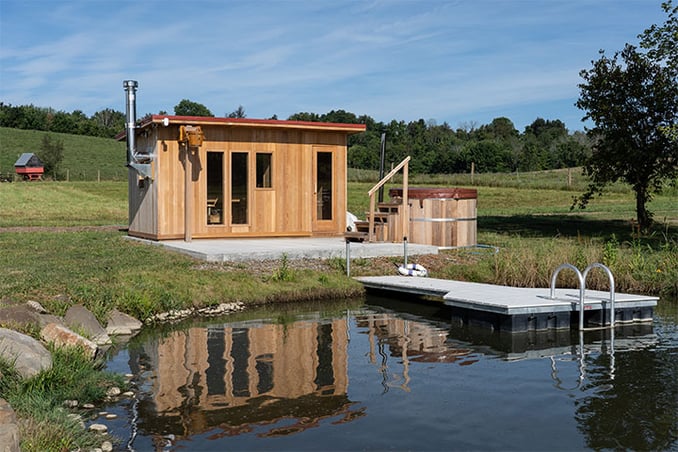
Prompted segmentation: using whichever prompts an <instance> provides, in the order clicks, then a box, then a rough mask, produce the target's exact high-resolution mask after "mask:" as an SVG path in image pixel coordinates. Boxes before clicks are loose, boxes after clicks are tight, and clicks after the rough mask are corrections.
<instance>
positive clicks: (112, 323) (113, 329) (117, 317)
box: [106, 309, 143, 336]
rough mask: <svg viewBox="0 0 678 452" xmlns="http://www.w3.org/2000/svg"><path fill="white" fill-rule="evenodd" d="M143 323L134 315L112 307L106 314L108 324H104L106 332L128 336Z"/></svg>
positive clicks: (136, 330) (112, 334) (135, 331)
mask: <svg viewBox="0 0 678 452" xmlns="http://www.w3.org/2000/svg"><path fill="white" fill-rule="evenodd" d="M142 326H143V323H141V322H140V321H138V320H137V319H135V318H134V317H132V316H130V315H127V314H125V313H124V312H120V311H118V310H117V309H113V310H112V311H111V313H110V314H109V315H108V324H107V325H106V332H107V333H108V334H109V335H111V336H115V335H121V336H130V335H133V334H135V333H137V332H138V331H139V330H140V329H141V327H142Z"/></svg>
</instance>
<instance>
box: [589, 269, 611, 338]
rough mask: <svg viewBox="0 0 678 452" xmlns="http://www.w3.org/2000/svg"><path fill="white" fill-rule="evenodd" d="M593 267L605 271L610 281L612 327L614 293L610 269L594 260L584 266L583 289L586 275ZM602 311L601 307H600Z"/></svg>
mask: <svg viewBox="0 0 678 452" xmlns="http://www.w3.org/2000/svg"><path fill="white" fill-rule="evenodd" d="M594 268H602V269H603V270H604V271H605V273H607V277H608V279H609V281H610V328H614V317H615V312H614V299H615V294H614V276H613V275H612V271H611V270H610V269H609V268H608V267H607V266H605V265H603V264H601V263H600V262H595V263H593V264H591V265H589V266H588V267H586V270H584V275H583V281H584V289H585V290H586V277H587V276H588V274H589V272H590V271H591V270H593V269H594ZM601 312H602V309H601ZM603 326H605V323H603Z"/></svg>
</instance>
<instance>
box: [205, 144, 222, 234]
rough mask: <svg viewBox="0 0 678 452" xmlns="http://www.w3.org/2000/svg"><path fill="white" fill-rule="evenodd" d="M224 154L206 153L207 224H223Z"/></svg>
mask: <svg viewBox="0 0 678 452" xmlns="http://www.w3.org/2000/svg"><path fill="white" fill-rule="evenodd" d="M223 213H224V153H223V152H208V153H207V224H224V215H223Z"/></svg>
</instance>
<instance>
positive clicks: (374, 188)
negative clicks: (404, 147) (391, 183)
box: [367, 155, 410, 196]
mask: <svg viewBox="0 0 678 452" xmlns="http://www.w3.org/2000/svg"><path fill="white" fill-rule="evenodd" d="M409 161H410V156H409V155H408V156H407V157H405V160H403V161H402V162H400V163H398V166H396V167H395V168H393V169H392V170H391V172H389V173H388V174H387V175H386V176H384V178H383V179H382V180H380V181H379V182H377V185H375V186H374V187H372V188H371V189H370V191H368V192H367V194H368V195H370V196H372V195H373V194H374V192H375V191H377V190H379V189H380V188H381V186H382V185H384V184H385V183H386V182H388V180H389V179H390V178H392V177H393V176H395V174H396V173H397V172H398V171H400V169H401V168H402V167H403V166H405V165H407V163H408V162H409Z"/></svg>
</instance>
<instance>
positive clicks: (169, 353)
mask: <svg viewBox="0 0 678 452" xmlns="http://www.w3.org/2000/svg"><path fill="white" fill-rule="evenodd" d="M347 334H348V329H347V321H346V319H344V318H340V319H331V320H327V319H317V320H312V321H311V320H304V321H295V322H291V323H289V324H287V323H285V324H276V323H263V322H258V323H241V324H235V325H234V324H226V325H211V326H208V327H193V328H188V329H186V330H179V331H173V332H170V333H169V334H167V335H166V336H165V337H162V338H158V339H157V340H153V341H149V342H146V343H144V344H143V346H142V349H140V350H136V351H134V352H131V353H130V358H131V360H132V361H135V362H136V363H138V367H139V368H140V370H142V369H145V370H147V372H146V373H145V374H144V375H145V379H146V382H145V383H146V385H147V386H148V391H147V396H148V397H147V398H146V399H143V400H141V402H140V406H139V411H140V415H141V419H142V422H141V424H140V425H139V427H140V428H142V429H145V430H147V431H149V432H155V433H158V434H166V433H172V434H174V435H179V436H184V435H189V434H195V433H200V432H203V431H206V430H208V429H210V428H212V427H216V426H218V427H220V428H221V429H222V430H223V434H224V435H237V434H239V433H242V432H247V431H251V429H252V425H254V424H271V423H275V422H276V421H278V420H280V419H283V418H294V419H296V420H297V423H296V424H294V425H288V426H286V427H285V428H284V429H282V430H281V429H271V430H269V431H268V432H267V433H266V434H267V435H281V434H289V433H293V432H295V431H301V430H304V429H306V428H310V427H313V426H314V425H316V424H317V422H318V420H319V419H321V418H324V417H329V416H337V415H341V416H343V417H344V418H345V419H347V420H348V419H351V418H352V417H355V416H356V415H359V413H357V412H355V411H354V410H352V408H351V405H352V404H351V403H350V401H349V400H348V397H347V395H346V392H347V391H346V389H347V385H348V372H347V360H348V357H347V354H346V348H347V347H346V345H347V342H348V336H347Z"/></svg>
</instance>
